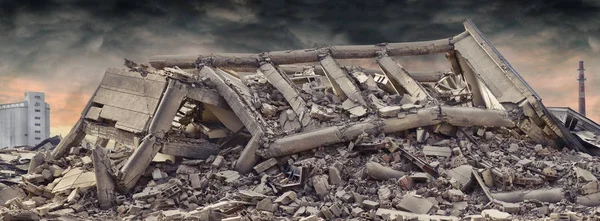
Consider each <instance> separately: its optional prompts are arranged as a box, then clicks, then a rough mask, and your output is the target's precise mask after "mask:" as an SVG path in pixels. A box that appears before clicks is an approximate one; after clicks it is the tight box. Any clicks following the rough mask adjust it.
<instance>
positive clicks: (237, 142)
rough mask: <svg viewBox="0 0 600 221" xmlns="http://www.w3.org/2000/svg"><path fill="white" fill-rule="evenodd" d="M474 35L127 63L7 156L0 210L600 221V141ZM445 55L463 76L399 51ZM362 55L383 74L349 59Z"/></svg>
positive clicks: (469, 29) (23, 214)
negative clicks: (75, 114)
mask: <svg viewBox="0 0 600 221" xmlns="http://www.w3.org/2000/svg"><path fill="white" fill-rule="evenodd" d="M464 25H465V29H466V31H465V32H463V33H461V34H459V35H457V36H454V37H451V38H444V39H440V40H435V41H428V42H412V43H400V44H398V43H386V44H378V45H361V46H335V47H321V48H316V49H310V50H292V51H281V52H264V53H260V54H236V55H232V54H211V55H206V56H204V55H203V56H200V57H197V56H194V57H185V56H183V57H182V56H167V57H154V58H151V59H150V63H151V66H148V65H144V64H136V63H134V62H132V61H128V60H127V61H126V64H125V65H126V66H127V67H128V68H129V70H121V69H116V68H110V69H108V70H107V71H106V73H105V75H104V77H103V79H102V81H101V83H100V85H99V87H98V89H97V90H96V92H95V93H94V94H93V96H92V98H91V100H90V102H88V105H87V106H86V107H85V108H84V110H83V112H82V115H81V116H80V118H79V120H78V121H77V123H76V124H75V125H74V126H73V128H72V130H71V131H70V133H69V134H68V135H67V136H66V137H65V138H64V139H62V140H60V142H58V143H57V142H50V141H48V142H44V143H43V144H42V146H41V147H36V148H8V149H2V150H0V181H1V182H0V183H1V184H0V203H1V205H3V206H2V207H1V208H0V217H2V218H4V219H9V220H10V219H13V220H22V219H33V220H37V219H54V218H57V217H59V219H60V218H65V217H67V216H68V217H69V218H68V219H69V220H100V219H106V220H230V221H232V220H296V221H297V220H307V221H308V220H311V221H312V220H461V219H462V220H469V219H470V220H510V219H519V220H535V219H562V220H575V219H583V217H586V219H587V220H593V219H597V217H598V216H599V215H600V212H599V211H598V210H597V209H596V208H595V207H597V206H600V187H599V186H600V185H599V184H600V183H599V182H598V180H597V176H598V175H600V167H598V166H597V165H598V164H599V163H600V158H598V157H597V155H600V151H598V150H596V149H598V146H595V145H597V144H598V143H600V142H598V138H597V137H600V133H597V132H596V131H588V130H591V129H590V128H581V127H578V126H577V125H576V126H574V127H573V126H572V125H571V126H569V128H567V127H565V125H567V124H565V123H566V122H567V121H566V120H567V117H566V116H565V117H561V116H562V115H561V116H558V117H557V118H558V119H561V120H563V121H564V122H559V121H558V120H557V119H556V118H554V117H552V116H551V115H550V112H549V110H548V109H547V108H546V107H545V106H544V105H543V103H542V102H541V98H540V97H538V96H537V94H536V93H535V92H534V91H533V90H531V88H530V87H529V86H528V85H527V83H526V82H524V81H523V80H522V78H521V77H520V75H519V74H518V73H517V72H516V71H514V70H513V69H512V67H511V66H510V64H509V63H508V62H507V61H506V60H505V59H504V58H503V57H502V56H501V55H500V54H499V53H498V52H497V50H495V49H494V47H493V46H492V45H491V44H490V42H489V41H488V40H487V39H486V38H485V37H484V36H483V35H481V32H480V31H479V30H478V29H477V28H476V27H475V26H474V24H473V23H472V22H471V21H467V22H465V24H464ZM432 53H445V54H446V58H447V59H448V61H449V66H450V67H452V69H451V70H440V71H437V70H431V71H429V72H432V73H434V74H422V73H419V72H413V71H412V70H406V69H405V68H404V67H403V66H402V65H401V64H399V63H398V62H396V61H394V60H392V59H391V57H394V56H406V55H420V54H432ZM357 58H368V59H375V60H376V62H377V65H378V66H379V68H377V69H368V68H363V67H358V66H341V65H340V64H339V63H338V60H339V59H357ZM349 62H351V61H349ZM300 64H302V65H306V66H300ZM568 119H571V118H568ZM578 119H579V118H578ZM581 119H583V118H581ZM569 122H570V121H569ZM573 128H575V129H573ZM570 130H571V131H570ZM586 131H587V132H586ZM598 132H600V130H599V131H598ZM572 133H575V134H576V135H573V134H572ZM88 139H91V140H88ZM94 139H95V141H94ZM109 141H110V142H109ZM108 143H114V147H113V148H108V147H107V144H108ZM563 147H566V148H563ZM594 217H595V218H594Z"/></svg>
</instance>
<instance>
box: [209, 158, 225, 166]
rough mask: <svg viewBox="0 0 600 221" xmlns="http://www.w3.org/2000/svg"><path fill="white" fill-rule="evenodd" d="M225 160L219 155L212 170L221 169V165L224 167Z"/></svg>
mask: <svg viewBox="0 0 600 221" xmlns="http://www.w3.org/2000/svg"><path fill="white" fill-rule="evenodd" d="M223 160H225V158H223V156H221V155H218V156H217V157H216V158H215V160H214V161H213V162H212V168H219V167H221V165H223Z"/></svg>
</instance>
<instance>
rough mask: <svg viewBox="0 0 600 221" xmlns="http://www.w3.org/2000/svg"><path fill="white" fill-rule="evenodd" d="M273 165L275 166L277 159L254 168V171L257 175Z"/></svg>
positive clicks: (269, 160)
mask: <svg viewBox="0 0 600 221" xmlns="http://www.w3.org/2000/svg"><path fill="white" fill-rule="evenodd" d="M275 165H277V159H275V158H271V159H268V160H265V161H263V162H261V163H259V164H257V165H256V166H254V170H256V172H257V173H262V172H264V171H265V170H267V169H269V168H271V167H272V166H275Z"/></svg>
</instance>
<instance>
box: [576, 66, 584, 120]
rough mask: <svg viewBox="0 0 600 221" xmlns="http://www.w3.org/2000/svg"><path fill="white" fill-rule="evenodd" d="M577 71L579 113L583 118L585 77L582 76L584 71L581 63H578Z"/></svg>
mask: <svg viewBox="0 0 600 221" xmlns="http://www.w3.org/2000/svg"><path fill="white" fill-rule="evenodd" d="M577 70H578V71H579V79H577V81H579V113H580V114H581V115H583V116H585V83H584V82H585V75H584V74H583V71H584V70H585V69H584V68H583V61H579V69H577Z"/></svg>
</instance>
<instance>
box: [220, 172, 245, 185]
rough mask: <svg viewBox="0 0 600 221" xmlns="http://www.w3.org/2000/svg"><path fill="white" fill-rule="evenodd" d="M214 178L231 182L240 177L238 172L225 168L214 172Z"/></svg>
mask: <svg viewBox="0 0 600 221" xmlns="http://www.w3.org/2000/svg"><path fill="white" fill-rule="evenodd" d="M215 178H217V179H219V180H221V181H225V182H226V183H231V182H234V181H237V180H238V179H239V178H240V173H238V172H237V171H235V170H225V171H221V172H218V173H216V174H215Z"/></svg>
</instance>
